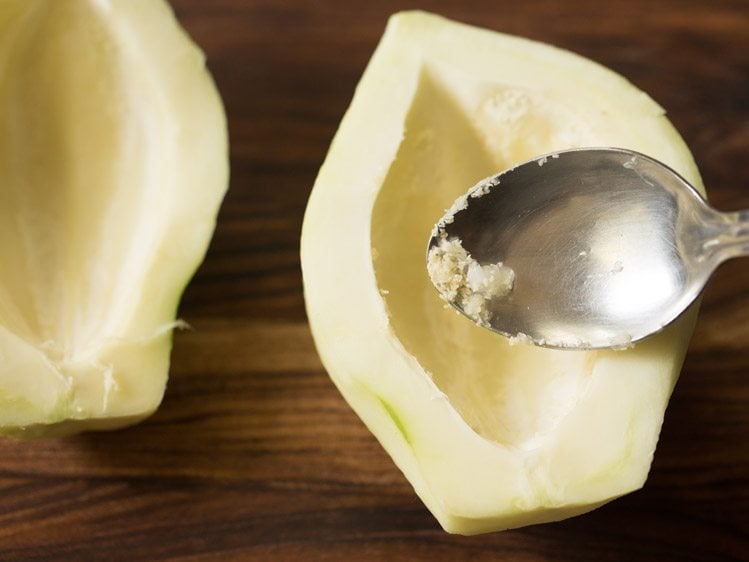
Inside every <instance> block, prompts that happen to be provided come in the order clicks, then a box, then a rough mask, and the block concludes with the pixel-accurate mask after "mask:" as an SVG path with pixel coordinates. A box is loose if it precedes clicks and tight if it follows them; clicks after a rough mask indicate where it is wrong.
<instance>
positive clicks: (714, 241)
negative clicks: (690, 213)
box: [703, 209, 749, 263]
mask: <svg viewBox="0 0 749 562" xmlns="http://www.w3.org/2000/svg"><path fill="white" fill-rule="evenodd" d="M718 215H719V216H720V219H721V223H722V225H721V229H720V230H721V232H720V234H719V235H717V236H715V237H713V238H711V239H710V240H707V241H706V242H705V243H704V246H703V248H704V249H705V250H708V251H709V252H710V253H713V255H715V256H716V257H717V261H718V262H719V263H720V262H724V261H726V260H728V259H731V258H738V257H742V256H749V209H747V210H744V211H736V212H733V213H719V214H718Z"/></svg>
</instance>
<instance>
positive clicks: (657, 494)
mask: <svg viewBox="0 0 749 562" xmlns="http://www.w3.org/2000/svg"><path fill="white" fill-rule="evenodd" d="M173 5H174V7H175V9H176V12H177V15H178V16H179V18H180V19H181V21H182V22H183V24H184V25H185V27H186V28H187V29H188V30H189V32H190V33H191V34H192V36H193V37H194V39H195V40H196V41H197V42H198V43H199V44H200V45H201V46H202V47H203V49H204V50H205V51H206V53H207V57H208V61H209V65H210V67H211V69H212V70H213V72H214V75H215V77H216V80H217V83H218V86H219V88H220V90H221V92H222V94H223V97H224V100H225V103H226V108H227V112H228V115H229V125H230V134H231V139H232V149H231V161H232V183H231V189H230V191H229V194H228V196H227V199H226V202H225V205H224V207H223V209H222V212H221V216H220V221H219V226H218V230H217V232H216V236H215V239H214V242H213V244H212V246H211V250H210V252H209V254H208V256H207V259H206V261H205V263H204V265H203V266H202V267H201V269H200V271H199V272H198V274H197V276H196V277H195V279H194V280H193V283H192V284H191V285H190V287H189V289H188V290H187V292H186V295H185V298H184V301H183V304H182V308H181V315H182V316H183V317H184V318H185V319H186V320H187V321H188V322H190V323H191V324H192V325H193V329H192V330H190V331H184V332H180V333H179V334H177V336H176V340H175V347H174V353H173V367H172V378H171V381H170V385H169V388H168V391H167V394H166V397H165V400H164V403H163V406H162V408H161V409H160V410H159V411H158V413H157V414H156V415H154V416H153V417H152V418H151V419H149V420H147V421H146V422H145V423H143V424H141V425H139V426H137V427H133V428H130V429H127V430H122V431H118V432H113V433H106V434H91V435H83V436H78V437H73V438H67V439H58V440H51V441H39V442H31V443H16V442H13V441H3V442H0V560H7V561H11V560H14V561H15V560H19V561H20V560H24V561H50V560H92V561H94V560H97V561H98V560H103V561H117V560H127V561H132V562H137V561H144V562H145V561H153V560H171V561H177V560H180V561H190V562H198V561H200V562H203V561H217V560H221V561H233V560H261V561H265V560H270V561H275V560H280V561H286V560H288V561H295V560H305V561H308V560H331V561H349V560H354V561H375V560H408V561H434V560H448V561H462V560H470V561H472V562H477V561H484V560H513V561H547V560H579V561H632V560H658V561H667V560H679V561H684V560H688V561H712V560H715V561H718V560H729V561H730V560H735V561H739V560H749V276H748V275H747V271H749V269H748V266H747V261H746V260H744V261H735V262H732V263H729V264H726V265H725V266H723V267H722V268H721V270H720V271H719V273H718V274H717V276H716V277H715V279H714V280H713V281H712V283H711V285H710V286H709V288H708V290H707V292H706V294H705V299H704V306H703V312H702V315H701V317H700V321H699V325H698V327H697V332H696V335H695V337H694V340H693V344H692V346H691V349H690V352H689V354H688V356H687V359H686V363H685V367H684V371H683V375H682V378H681V381H680V383H679V385H678V386H677V388H676V391H675V393H674V396H673V399H672V402H671V405H670V407H669V410H668V412H667V416H666V422H665V426H664V428H663V433H662V437H661V442H660V445H659V449H658V451H657V454H656V458H655V463H654V465H653V470H652V473H651V476H650V479H649V481H648V483H647V485H646V486H645V488H644V489H643V490H641V491H639V492H637V493H634V494H631V495H629V496H627V497H625V498H622V499H620V500H617V501H616V502H613V503H611V504H609V505H607V506H605V507H603V508H601V509H599V510H597V511H595V512H593V513H590V514H587V515H584V516H581V517H578V518H575V519H572V520H568V521H565V522H562V523H557V524H548V525H541V526H535V527H529V528H525V529H520V530H516V531H509V532H505V533H495V534H489V535H483V536H478V537H471V538H466V537H456V536H450V535H447V534H445V533H443V532H442V531H441V530H440V529H439V527H438V525H437V524H436V522H435V521H434V519H433V518H432V517H431V515H430V514H429V513H428V512H427V511H426V509H425V508H424V507H423V506H422V504H421V503H420V502H419V500H418V499H417V498H416V497H415V495H414V493H413V491H412V490H411V488H410V486H409V485H408V483H407V482H406V481H405V480H404V478H403V477H402V476H401V474H400V473H399V472H398V471H397V469H396V468H395V467H394V466H393V464H392V462H391V461H390V459H389V458H388V457H387V455H386V454H385V453H384V451H383V450H382V449H381V448H380V447H379V445H378V444H377V443H376V441H375V440H374V438H373V437H372V436H371V435H370V434H369V432H368V431H367V430H366V429H365V428H364V426H363V425H362V424H361V422H360V421H359V420H358V419H357V418H356V416H355V415H354V414H353V413H352V412H351V411H350V410H349V408H348V406H347V405H346V404H345V403H344V401H343V400H342V398H341V397H340V395H339V394H338V393H337V391H336V390H335V388H334V387H333V385H332V384H331V383H330V382H329V380H328V378H327V375H326V374H325V372H324V371H323V369H322V367H321V365H320V363H319V360H318V358H317V356H316V353H315V350H314V347H313V344H312V341H311V338H310V335H309V333H308V329H307V325H306V319H305V312H304V307H303V300H302V285H301V274H300V270H299V258H298V249H299V248H298V239H299V230H300V226H301V221H302V214H303V211H304V207H305V203H306V199H307V196H308V194H309V191H310V187H311V185H312V183H313V180H314V177H315V174H316V172H317V169H318V167H319V165H320V164H321V162H322V160H323V158H324V155H325V152H326V150H327V146H328V144H329V142H330V140H331V138H332V135H333V133H334V132H335V129H336V127H337V125H338V122H339V120H340V118H341V116H342V114H343V112H344V110H345V108H346V106H347V104H348V102H349V101H350V98H351V95H352V93H353V89H354V86H355V84H356V82H357V80H358V77H359V75H360V74H361V72H362V70H363V68H364V66H365V64H366V62H367V60H368V58H369V56H370V55H371V52H372V50H373V48H374V46H375V44H376V42H377V40H378V38H379V36H380V34H381V33H382V30H383V28H384V25H385V22H386V18H387V15H388V14H389V13H391V12H394V11H396V10H397V9H399V8H402V7H404V5H403V4H399V3H397V2H394V1H392V0H387V1H381V2H358V1H357V2H349V1H344V0H335V1H333V0H330V1H324V2H315V1H312V0H287V1H283V2H279V1H277V0H212V1H210V2H207V1H205V0H173ZM420 6H421V7H423V8H425V9H429V10H432V11H435V12H438V13H442V14H444V15H447V16H450V17H453V18H457V19H461V20H463V21H466V22H469V23H473V24H477V25H482V26H485V27H490V28H494V29H498V30H502V31H505V32H508V33H515V34H520V35H525V36H527V37H530V38H533V39H538V40H542V41H547V42H551V43H554V44H557V45H560V46H562V47H566V48H570V49H573V50H575V51H578V52H580V53H581V54H583V55H586V56H588V57H591V58H593V59H595V60H598V61H600V62H602V63H604V64H606V65H608V66H610V67H612V68H614V69H615V70H618V71H619V72H621V73H623V74H624V75H626V76H627V77H629V78H630V79H631V80H632V81H633V82H634V83H635V84H637V85H638V86H640V87H641V88H643V89H645V90H646V91H648V92H649V93H650V94H651V95H652V96H653V97H654V98H655V99H656V100H657V101H658V102H659V103H661V104H662V105H663V106H664V107H666V108H667V109H668V111H669V115H670V117H671V119H672V120H673V122H674V123H675V125H676V126H677V128H678V129H679V130H680V131H681V132H682V134H683V135H684V137H685V139H686V140H687V142H688V143H689V145H690V146H691V148H692V150H693V152H694V155H695V157H696V159H697V161H698V164H699V166H700V168H701V170H702V173H703V175H704V179H705V182H706V183H707V185H708V186H709V188H710V193H711V198H712V200H713V202H714V204H715V205H716V206H717V207H719V208H721V209H724V210H733V209H739V208H749V166H747V161H749V4H747V2H746V1H745V0H734V1H728V0H715V1H709V0H705V1H686V0H671V1H659V0H630V1H628V2H609V3H603V2H600V1H598V0H596V1H594V0H570V1H566V2H559V1H558V0H526V1H525V2H516V1H512V2H510V1H509V0H500V1H488V0H486V1H469V2H461V1H459V0H425V1H424V2H422V3H421V4H420Z"/></svg>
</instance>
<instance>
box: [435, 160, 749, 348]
mask: <svg viewBox="0 0 749 562" xmlns="http://www.w3.org/2000/svg"><path fill="white" fill-rule="evenodd" d="M454 240H459V241H460V242H461V243H462V246H463V248H464V249H465V250H466V252H467V253H468V254H470V258H469V261H472V260H476V261H477V262H478V263H479V264H484V269H486V267H491V266H487V265H486V264H497V263H499V262H501V263H502V264H503V265H504V266H505V267H509V268H511V269H512V271H513V272H514V282H513V283H512V287H511V290H509V292H508V293H507V294H504V295H503V294H502V292H503V291H495V292H494V293H492V292H485V293H482V294H480V295H478V296H479V299H483V300H484V302H483V305H484V310H483V315H482V316H480V317H479V316H477V314H476V313H475V310H472V311H469V312H470V316H471V317H472V318H473V319H474V320H475V321H477V322H478V323H480V324H483V325H485V326H486V327H489V328H491V329H492V330H495V331H497V332H499V333H501V334H504V335H506V336H509V337H511V338H515V339H518V338H519V339H525V340H530V341H532V342H533V343H534V344H536V345H542V346H547V347H557V348H579V349H592V348H604V347H626V346H628V345H630V344H631V343H634V342H636V341H638V340H641V339H642V338H645V337H647V336H649V335H651V334H653V333H655V332H658V331H659V330H661V329H662V328H663V327H665V326H666V325H668V324H669V323H671V322H672V321H673V320H674V319H676V318H677V317H678V316H679V315H680V314H681V313H682V312H683V311H684V310H685V309H686V308H687V307H688V306H689V305H690V304H691V303H692V302H693V301H694V300H695V299H696V298H697V297H698V295H699V294H700V292H701V291H702V289H703V288H704V286H705V284H706V283H707V281H708V279H709V278H710V276H711V275H712V273H713V272H714V270H715V269H716V268H717V267H718V265H720V264H721V263H722V262H724V261H725V260H727V259H729V258H733V257H737V256H746V255H749V210H746V211H739V212H734V213H721V212H718V211H716V210H715V209H713V208H712V207H710V206H708V205H707V203H705V201H704V200H703V199H702V197H701V196H700V195H699V193H698V192H697V191H696V190H695V189H694V187H692V186H691V185H690V184H689V183H687V181H686V180H684V179H683V178H682V177H681V176H679V175H678V174H677V173H676V172H674V171H673V170H671V169H670V168H668V167H667V166H665V165H664V164H662V163H660V162H658V161H656V160H653V159H652V158H649V157H648V156H645V155H643V154H639V153H636V152H633V151H630V150H623V149H618V148H593V149H576V150H569V151H563V152H558V153H554V154H548V155H545V156H542V157H540V158H536V159H534V160H531V161H529V162H526V163H524V164H520V165H519V166H517V167H515V168H512V169H511V170H507V171H505V172H502V173H500V174H498V175H496V176H493V177H490V178H487V179H485V180H483V181H482V182H480V183H479V184H477V185H476V186H475V187H474V188H472V189H471V190H470V191H469V192H468V194H466V196H464V197H463V198H461V199H459V200H458V201H457V202H456V205H454V207H453V209H452V210H450V211H448V213H447V214H446V215H445V217H443V218H442V220H441V221H440V222H439V223H438V224H437V226H436V227H435V229H434V231H433V232H432V236H431V238H430V240H429V246H428V257H429V260H428V261H429V269H430V275H431V276H432V279H433V281H435V282H436V284H438V285H439V286H438V288H440V289H442V293H443V297H445V296H447V300H450V301H451V304H452V305H453V306H455V307H456V308H458V310H461V312H464V313H466V311H465V310H463V309H465V308H466V305H465V302H462V303H461V301H460V299H459V298H458V297H457V296H456V293H455V291H452V293H451V294H448V293H450V292H449V291H446V290H445V285H444V283H441V284H440V280H439V279H438V277H439V276H438V275H437V276H435V269H436V270H438V269H439V267H440V266H445V265H446V264H445V263H442V264H440V263H439V259H441V258H444V257H445V256H444V254H445V253H444V252H442V253H441V255H440V252H439V251H438V250H439V248H440V244H443V245H444V244H445V243H446V241H454ZM435 263H437V267H436V268H435ZM451 265H452V266H453V267H454V271H453V272H452V273H453V281H455V279H454V277H455V274H456V272H457V274H458V275H464V276H466V275H467V274H468V270H469V269H470V268H469V267H468V266H467V265H466V264H465V263H463V264H458V267H457V269H455V266H456V263H455V262H454V260H453V262H452V264H451ZM475 265H477V264H475V263H474V266H475ZM494 267H495V268H496V266H494ZM474 269H475V267H474ZM487 271H488V270H487ZM443 273H444V271H443ZM474 273H475V271H474ZM492 275H493V273H492ZM474 277H475V275H474ZM442 281H444V279H443V280H442ZM464 281H466V282H467V279H464ZM474 281H475V280H474ZM474 285H475V283H474ZM474 288H475V287H474ZM508 289H509V288H508ZM468 292H469V293H471V292H472V290H471V289H468ZM504 292H507V291H504ZM495 293H496V294H495ZM493 294H495V296H492V295H493ZM464 296H465V295H464ZM473 305H475V299H474V301H473ZM472 307H473V308H475V306H472Z"/></svg>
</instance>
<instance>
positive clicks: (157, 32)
mask: <svg viewBox="0 0 749 562" xmlns="http://www.w3.org/2000/svg"><path fill="white" fill-rule="evenodd" d="M0 108H1V110H0V432H2V433H5V434H13V435H20V436H38V435H56V434H65V433H71V432H76V431H81V430H87V429H106V428H114V427H119V426H122V425H126V424H129V423H133V422H136V421H138V420H140V419H142V418H144V417H145V416H147V415H149V414H150V413H152V412H153V411H154V410H155V409H156V408H157V406H158V405H159V403H160V401H161V399H162V396H163V393H164V389H165V385H166V381H167V375H168V370H169V355H170V349H171V341H172V330H173V328H174V327H175V325H176V323H177V322H176V320H175V317H176V312H177V306H178V303H179V299H180V296H181V294H182V292H183V290H184V288H185V286H186V284H187V282H188V280H189V279H190V277H191V276H192V274H193V273H194V271H195V269H196V268H197V266H198V264H199V263H200V262H201V260H202V259H203V256H204V254H205V252H206V249H207V246H208V243H209V241H210V238H211V236H212V233H213V230H214V226H215V220H216V215H217V212H218V207H219V205H220V202H221V200H222V198H223V195H224V192H225V190H226V188H227V180H228V159H227V134H226V124H225V116H224V111H223V107H222V104H221V100H220V98H219V95H218V93H217V90H216V88H215V86H214V84H213V81H212V79H211V78H210V76H209V74H208V72H207V70H206V68H205V61H204V58H203V55H202V53H201V52H200V51H199V50H198V49H197V47H196V46H195V45H194V44H193V43H192V41H191V40H190V38H189V37H188V36H187V35H186V34H185V32H184V31H183V30H182V29H181V28H180V26H179V24H178V23H177V21H176V20H175V18H174V15H173V13H172V11H171V9H170V8H169V6H168V4H166V3H165V2H164V1H162V0H2V2H0Z"/></svg>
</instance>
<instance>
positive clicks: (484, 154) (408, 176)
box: [372, 67, 596, 449]
mask: <svg viewBox="0 0 749 562" xmlns="http://www.w3.org/2000/svg"><path fill="white" fill-rule="evenodd" d="M580 122H581V120H580V119H579V116H578V115H576V114H575V113H574V111H572V110H571V109H569V110H568V109H567V108H565V107H564V105H563V104H560V103H558V102H556V101H555V100H552V99H551V98H547V97H545V96H544V94H543V93H542V92H532V91H528V90H523V89H519V88H513V87H511V86H507V85H504V84H490V83H479V82H475V81H474V82H473V83H470V82H467V80H466V77H465V76H460V74H459V73H458V72H454V73H453V72H450V71H449V70H448V71H444V70H443V69H438V68H436V67H425V68H424V69H423V70H422V72H421V73H420V77H419V84H418V88H417V91H416V94H415V96H414V99H413V103H412V106H411V108H410V111H409V114H408V117H407V120H406V123H405V131H404V138H403V141H402V143H401V146H400V148H399V151H398V154H397V157H396V159H395V161H394V162H393V164H392V166H391V168H390V170H389V172H388V175H387V178H386V180H385V182H384V184H383V186H382V189H381V191H380V192H379V195H378V199H377V201H376V204H375V207H374V210H373V217H372V246H373V260H374V267H375V273H376V276H377V282H378V285H379V288H380V290H381V291H382V293H383V298H384V299H385V302H386V306H387V309H388V312H389V318H390V325H391V329H392V330H393V331H394V332H395V336H396V337H397V338H398V339H399V340H400V341H401V342H402V343H403V345H404V346H405V348H406V350H407V351H408V352H409V353H411V354H412V355H414V356H415V357H416V358H418V360H419V361H420V363H421V365H422V367H423V368H424V369H425V370H426V371H427V372H428V373H429V374H430V376H431V377H432V379H433V380H434V382H435V383H436V385H437V386H438V387H439V388H440V390H441V391H442V392H444V393H445V394H446V395H447V397H448V398H449V400H450V402H451V403H452V405H453V406H454V407H455V409H456V410H457V411H458V412H459V414H460V415H461V416H462V417H463V419H464V420H465V421H466V422H467V423H468V424H469V425H470V426H471V427H472V428H473V429H474V430H475V431H476V432H477V433H479V434H480V435H482V436H484V437H486V438H487V439H491V440H494V441H496V442H499V443H503V444H507V445H510V446H513V447H519V448H525V449H529V448H533V447H534V446H535V443H536V441H537V440H538V439H541V438H543V436H544V435H545V434H547V433H548V432H550V431H552V430H554V429H555V428H556V427H557V426H558V424H559V422H560V421H561V420H562V419H563V418H564V416H565V415H566V414H567V413H568V412H569V411H570V410H571V408H572V407H573V406H574V404H575V402H576V400H577V399H579V397H580V395H581V393H582V392H584V387H585V385H586V384H587V381H588V378H589V376H590V373H591V372H592V369H593V364H594V361H595V357H596V353H595V352H569V351H556V350H548V349H542V348H536V347H529V346H522V345H518V346H510V345H509V344H508V343H507V340H506V339H504V338H502V337H500V336H497V335H496V334H493V333H491V332H489V331H488V330H485V329H483V328H479V327H477V326H475V325H474V324H473V323H472V322H471V321H470V320H468V319H466V318H464V317H462V316H461V315H459V314H457V313H456V312H455V311H454V310H452V309H451V308H447V307H446V306H445V303H444V302H443V301H442V300H440V298H439V297H438V296H437V292H436V290H435V289H434V288H433V286H432V284H431V282H430V281H429V278H428V275H427V271H426V265H425V264H426V262H425V260H426V244H427V240H428V238H429V235H430V233H431V231H432V228H433V227H434V224H435V223H436V221H437V220H438V219H439V218H440V217H441V216H442V214H443V213H444V211H445V209H446V208H448V207H450V206H451V205H452V203H453V201H454V200H455V199H456V198H457V197H458V196H459V195H462V194H463V193H465V191H467V189H468V188H469V187H471V186H472V185H474V184H475V183H476V182H477V181H479V180H480V179H482V178H484V177H486V176H489V175H491V174H494V173H497V172H498V171H500V170H502V169H504V168H507V167H510V166H512V165H513V164H516V163H518V162H520V161H523V160H526V159H528V158H531V157H533V156H536V155H538V154H540V153H544V152H550V151H553V150H559V149H562V148H569V147H571V146H581V145H585V144H589V143H593V142H594V141H595V135H594V133H593V132H592V130H590V129H587V128H585V127H584V126H581V125H580ZM583 123H584V121H583Z"/></svg>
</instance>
